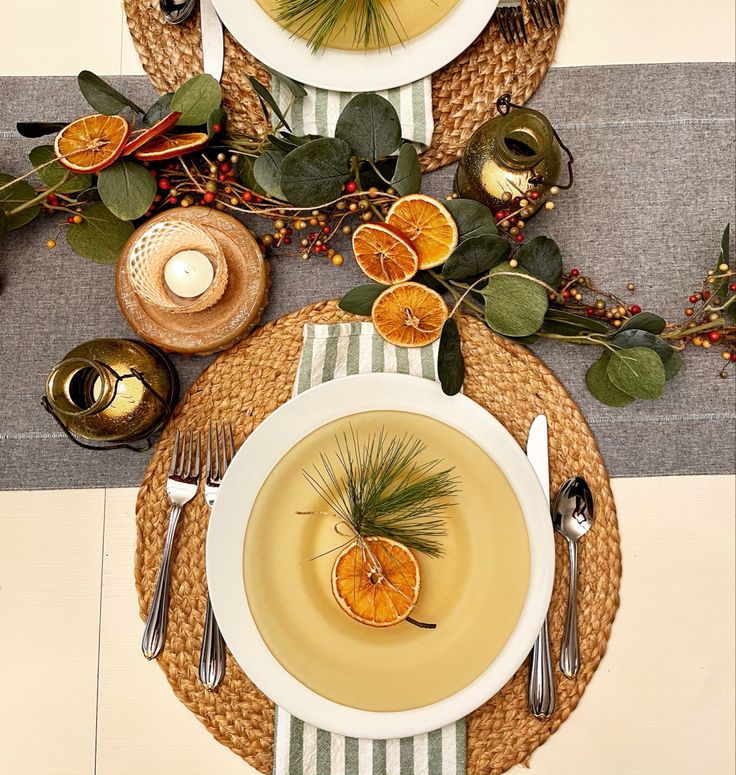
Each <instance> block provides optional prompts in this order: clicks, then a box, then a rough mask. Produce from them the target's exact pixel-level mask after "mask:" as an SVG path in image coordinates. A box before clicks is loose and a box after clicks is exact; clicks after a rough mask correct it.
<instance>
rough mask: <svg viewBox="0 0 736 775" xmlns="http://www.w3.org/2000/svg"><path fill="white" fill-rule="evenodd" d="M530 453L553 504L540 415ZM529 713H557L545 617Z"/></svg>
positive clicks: (532, 670) (534, 658) (532, 664)
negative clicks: (555, 711)
mask: <svg viewBox="0 0 736 775" xmlns="http://www.w3.org/2000/svg"><path fill="white" fill-rule="evenodd" d="M526 454H527V457H528V458H529V462H530V463H531V464H532V468H533V469H534V473H536V475H537V478H538V479H539V483H540V484H541V485H542V490H543V491H544V494H545V496H546V498H547V502H548V503H549V450H548V433H547V418H546V417H545V416H544V415H543V414H540V415H538V416H537V417H535V418H534V422H532V424H531V427H530V428H529V437H528V439H527V443H526ZM527 701H528V704H529V712H530V713H531V714H532V715H533V716H536V717H537V718H539V719H546V718H548V717H549V716H551V715H552V714H553V713H554V710H555V705H556V704H557V698H556V694H555V681H554V673H553V670H552V653H551V650H550V646H549V630H548V628H547V617H546V616H545V618H544V623H543V624H542V629H541V630H540V631H539V635H538V636H537V639H536V641H534V646H533V647H532V653H531V656H530V661H529V683H528V685H527Z"/></svg>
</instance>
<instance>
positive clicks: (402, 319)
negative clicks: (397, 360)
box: [371, 282, 448, 347]
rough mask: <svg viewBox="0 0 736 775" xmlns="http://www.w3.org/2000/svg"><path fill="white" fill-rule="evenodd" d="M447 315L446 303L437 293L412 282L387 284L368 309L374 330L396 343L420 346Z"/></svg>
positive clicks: (437, 331)
mask: <svg viewBox="0 0 736 775" xmlns="http://www.w3.org/2000/svg"><path fill="white" fill-rule="evenodd" d="M447 316H448V311H447V305H446V304H445V302H444V300H443V298H442V297H441V296H440V295H439V293H437V292H436V291H433V290H432V289H431V288H427V286H426V285H421V284H420V283H412V282H407V283H400V284H398V285H392V286H390V287H389V288H387V289H386V290H385V291H383V293H381V295H380V296H379V297H378V298H377V299H376V300H375V301H374V302H373V309H372V311H371V318H372V320H373V325H374V326H375V329H376V331H378V333H379V334H380V335H381V336H382V337H383V338H384V339H385V340H386V341H387V342H389V343H390V344H395V345H398V346H399V347H422V346H423V345H425V344H430V343H431V342H434V340H435V339H438V338H439V336H440V334H441V333H442V326H443V325H444V323H445V321H446V320H447Z"/></svg>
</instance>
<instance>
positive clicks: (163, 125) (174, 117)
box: [122, 111, 181, 156]
mask: <svg viewBox="0 0 736 775" xmlns="http://www.w3.org/2000/svg"><path fill="white" fill-rule="evenodd" d="M179 116H181V113H177V112H176V111H174V112H173V113H169V115H168V116H164V117H163V118H162V119H161V120H160V121H157V122H156V123H155V124H154V125H153V126H149V127H147V128H146V129H140V130H137V131H135V132H132V133H131V138H130V140H128V142H127V143H126V145H125V148H123V154H122V155H123V156H130V154H131V153H133V152H134V151H137V150H138V149H139V148H140V147H141V146H144V145H145V144H146V143H148V142H150V141H151V140H153V138H154V137H158V136H159V135H162V134H163V133H164V132H166V131H168V130H169V129H171V127H173V126H175V125H176V122H177V121H178V120H179Z"/></svg>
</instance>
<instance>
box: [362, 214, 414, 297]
mask: <svg viewBox="0 0 736 775" xmlns="http://www.w3.org/2000/svg"><path fill="white" fill-rule="evenodd" d="M353 252H354V253H355V260H356V261H357V262H358V266H359V267H360V268H361V269H362V270H363V271H364V272H365V273H366V274H367V275H368V277H370V278H371V280H375V281H376V282H377V283H383V284H384V285H391V283H401V282H404V281H405V280H408V279H409V278H410V277H413V276H414V274H415V273H416V271H417V268H418V266H419V259H418V257H417V252H416V250H414V248H413V247H412V245H411V243H410V242H409V241H408V240H407V239H406V237H404V236H403V235H402V234H400V233H399V232H398V231H396V229H394V228H392V227H390V226H387V225H386V224H385V223H363V224H361V225H360V226H358V228H357V229H356V230H355V231H354V232H353Z"/></svg>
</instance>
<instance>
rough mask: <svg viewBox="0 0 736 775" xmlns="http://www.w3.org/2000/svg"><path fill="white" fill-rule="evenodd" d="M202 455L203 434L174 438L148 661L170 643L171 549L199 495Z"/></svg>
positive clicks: (146, 637) (144, 645)
mask: <svg viewBox="0 0 736 775" xmlns="http://www.w3.org/2000/svg"><path fill="white" fill-rule="evenodd" d="M199 455H200V438H199V432H198V431H197V432H196V433H193V432H192V431H185V432H184V433H183V434H180V433H179V431H178V430H177V431H176V435H175V436H174V448H173V450H172V452H171V465H170V466H169V478H168V479H167V480H166V494H167V495H168V497H169V501H170V502H171V513H170V514H169V529H168V531H167V532H166V540H165V542H164V552H163V556H162V558H161V567H160V568H159V570H158V578H157V579H156V591H155V592H154V593H153V599H152V600H151V608H150V609H149V611H148V618H147V619H146V626H145V629H144V630H143V640H142V642H141V649H142V650H143V655H144V656H145V657H146V659H155V658H156V657H157V656H158V655H159V654H160V653H161V649H163V647H164V641H165V640H166V623H167V619H168V610H169V571H170V568H171V549H172V547H173V545H174V537H175V536H176V526H177V524H178V523H179V517H180V515H181V512H182V508H183V507H184V506H185V505H186V504H187V503H189V501H190V500H192V498H193V497H194V496H195V495H196V494H197V484H198V482H199V469H200V459H199Z"/></svg>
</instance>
